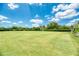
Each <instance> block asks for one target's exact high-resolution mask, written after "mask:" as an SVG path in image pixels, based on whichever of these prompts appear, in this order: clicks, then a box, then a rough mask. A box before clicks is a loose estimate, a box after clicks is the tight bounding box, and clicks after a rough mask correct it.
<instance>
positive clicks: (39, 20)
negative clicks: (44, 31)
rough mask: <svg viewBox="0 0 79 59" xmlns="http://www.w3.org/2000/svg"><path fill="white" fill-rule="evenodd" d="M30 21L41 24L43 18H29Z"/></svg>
mask: <svg viewBox="0 0 79 59" xmlns="http://www.w3.org/2000/svg"><path fill="white" fill-rule="evenodd" d="M30 22H32V23H35V24H42V23H43V20H41V19H32V20H30Z"/></svg>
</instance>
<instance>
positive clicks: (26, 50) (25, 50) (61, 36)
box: [0, 31, 78, 56]
mask: <svg viewBox="0 0 79 59" xmlns="http://www.w3.org/2000/svg"><path fill="white" fill-rule="evenodd" d="M77 54H78V49H77V44H76V41H75V40H74V39H73V38H72V36H71V35H70V33H69V32H52V31H51V32H45V31H4V32H0V55H4V56H72V55H77Z"/></svg>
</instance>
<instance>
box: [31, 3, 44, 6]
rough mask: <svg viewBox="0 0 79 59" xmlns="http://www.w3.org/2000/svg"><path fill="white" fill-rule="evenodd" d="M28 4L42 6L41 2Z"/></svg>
mask: <svg viewBox="0 0 79 59" xmlns="http://www.w3.org/2000/svg"><path fill="white" fill-rule="evenodd" d="M29 5H37V6H42V5H43V4H42V3H29Z"/></svg>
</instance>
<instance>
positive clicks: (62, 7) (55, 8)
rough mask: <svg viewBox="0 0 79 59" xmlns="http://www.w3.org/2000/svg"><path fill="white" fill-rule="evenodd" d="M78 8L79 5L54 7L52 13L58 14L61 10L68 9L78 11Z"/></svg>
mask: <svg viewBox="0 0 79 59" xmlns="http://www.w3.org/2000/svg"><path fill="white" fill-rule="evenodd" d="M77 8H79V4H78V3H71V4H59V5H57V6H54V7H53V9H52V12H58V11H59V10H67V9H77Z"/></svg>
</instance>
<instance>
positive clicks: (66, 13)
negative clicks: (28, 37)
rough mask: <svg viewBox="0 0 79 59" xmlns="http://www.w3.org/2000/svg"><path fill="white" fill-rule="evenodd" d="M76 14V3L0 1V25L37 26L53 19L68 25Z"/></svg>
mask: <svg viewBox="0 0 79 59" xmlns="http://www.w3.org/2000/svg"><path fill="white" fill-rule="evenodd" d="M78 16H79V4H77V3H76V4H74V3H64V4H62V3H0V26H1V27H2V26H4V27H11V26H15V25H16V26H17V25H18V26H24V27H38V26H40V25H46V24H48V23H49V22H54V21H55V22H57V23H58V24H60V25H67V26H70V25H72V24H74V22H75V21H77V20H79V17H78Z"/></svg>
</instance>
